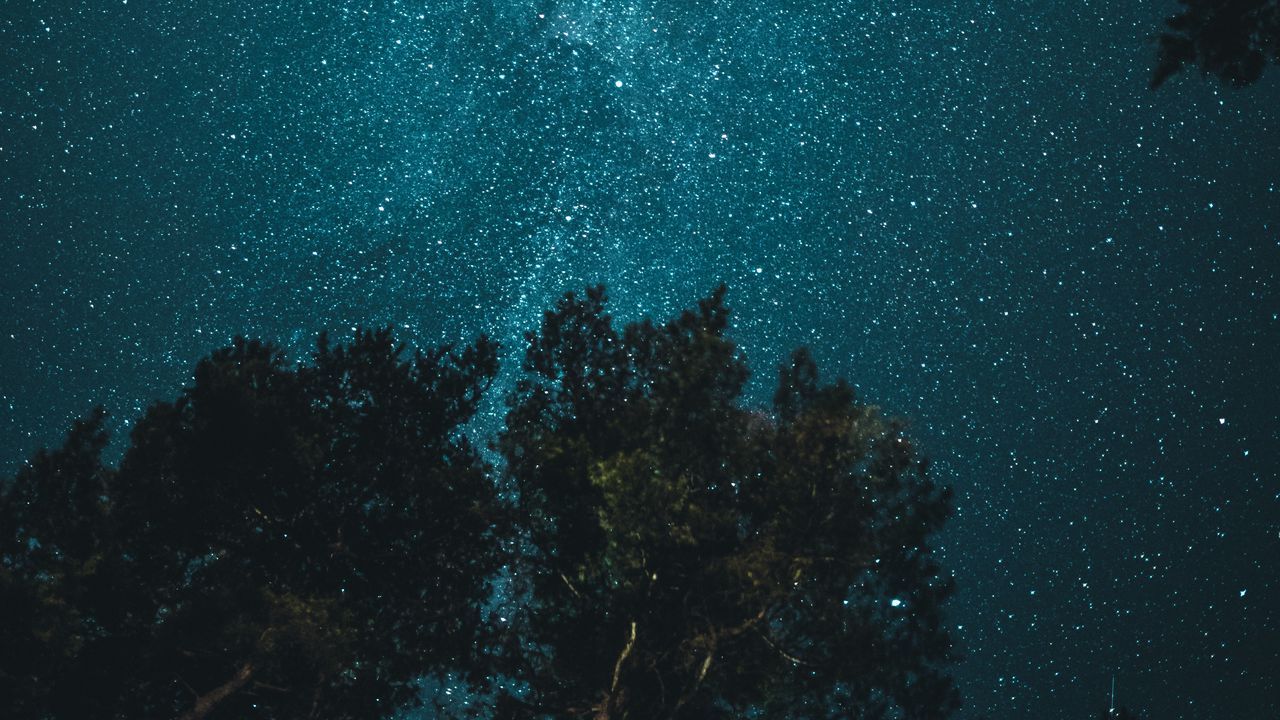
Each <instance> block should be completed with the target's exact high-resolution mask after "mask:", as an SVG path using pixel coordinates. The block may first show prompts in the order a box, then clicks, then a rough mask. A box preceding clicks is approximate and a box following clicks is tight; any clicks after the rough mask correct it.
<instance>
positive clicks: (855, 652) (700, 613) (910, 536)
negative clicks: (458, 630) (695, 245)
mask: <svg viewBox="0 0 1280 720" xmlns="http://www.w3.org/2000/svg"><path fill="white" fill-rule="evenodd" d="M723 295H724V288H723V287H722V288H720V289H719V290H718V291H717V292H716V293H714V294H713V295H712V296H710V297H708V298H706V299H704V300H703V301H701V302H700V303H699V305H698V307H697V308H696V309H694V310H690V311H686V312H684V313H683V314H681V315H680V316H679V317H678V318H677V319H675V320H673V321H671V322H669V323H667V324H666V325H664V326H661V327H658V326H655V325H654V324H653V323H652V322H650V321H647V320H646V321H644V322H639V323H632V324H629V325H626V326H625V327H624V328H622V330H621V331H619V330H618V329H617V328H615V326H614V324H613V322H612V319H611V318H610V316H609V315H608V314H607V313H606V309H605V305H606V299H605V293H604V290H603V288H593V289H590V290H588V291H587V293H586V294H585V296H582V297H579V296H577V295H574V294H569V295H566V296H565V297H564V299H563V300H562V301H561V302H560V303H559V304H558V305H557V307H556V308H555V310H554V311H551V312H548V313H546V315H545V317H544V320H543V323H542V327H541V331H540V332H539V333H530V334H529V335H528V340H529V343H530V345H529V349H528V353H527V355H526V358H525V363H524V365H525V370H526V372H527V377H526V378H525V379H523V380H521V381H520V382H519V383H518V385H517V388H516V390H515V392H514V394H513V395H512V397H511V399H510V401H509V402H510V411H509V414H508V418H507V428H506V431H505V432H504V433H503V434H502V436H501V438H500V440H499V443H498V448H499V449H500V451H501V453H502V455H503V457H504V459H505V460H506V464H507V474H508V478H509V481H510V483H511V486H512V488H513V489H514V492H515V493H516V495H517V500H516V502H517V504H518V507H519V509H520V510H521V511H522V513H521V517H522V518H525V519H524V521H523V522H522V523H521V531H522V535H521V540H522V541H523V542H524V543H525V545H526V546H527V551H526V552H525V553H524V555H523V556H522V557H521V558H520V562H519V563H518V565H517V566H518V570H517V573H516V575H517V578H518V579H519V580H521V581H522V582H523V583H524V585H523V592H524V593H525V594H526V595H527V598H528V605H527V612H526V613H525V614H524V615H523V616H522V617H521V618H520V619H519V621H518V622H517V624H516V626H515V627H514V628H513V631H512V632H511V634H510V636H509V637H508V645H507V648H506V652H505V658H506V659H507V662H508V665H507V666H506V667H505V668H504V670H505V672H506V673H507V674H509V675H511V676H513V677H517V678H521V679H523V680H525V681H527V684H528V685H527V691H526V692H521V693H511V694H508V695H507V696H505V697H504V698H503V699H502V701H501V702H500V704H499V705H498V709H497V715H498V717H501V718H515V717H530V718H532V717H557V718H571V717H593V718H597V719H603V718H612V719H615V720H621V719H623V718H637V719H638V718H739V717H752V718H784V717H785V718H797V719H800V718H852V717H858V718H876V717H895V716H899V717H905V718H941V717H945V716H947V715H949V714H950V712H951V711H952V710H953V709H954V708H955V707H956V705H957V699H956V693H955V691H954V689H953V686H952V683H951V680H950V678H949V676H948V675H947V673H946V668H947V664H948V663H949V662H950V661H951V660H952V659H953V655H954V654H953V651H952V649H951V644H950V641H949V638H948V634H947V632H946V630H945V629H944V627H943V625H942V621H941V617H940V605H941V604H942V602H943V601H944V600H945V598H946V597H947V596H948V595H949V594H950V592H951V589H952V583H951V581H950V579H949V576H948V575H947V574H946V573H944V572H943V571H942V570H941V568H940V567H939V566H938V564H937V563H936V561H935V559H934V557H933V553H932V550H931V548H930V545H929V540H930V537H931V536H932V534H933V533H935V532H936V531H937V530H938V529H939V528H940V527H941V525H942V524H943V522H944V521H945V519H946V517H947V516H948V514H949V513H950V509H951V503H950V494H949V492H948V491H947V490H945V489H942V488H940V487H938V486H937V485H935V484H934V483H933V482H932V481H931V480H930V479H929V477H928V475H927V473H926V464H925V463H924V462H923V461H922V460H920V459H919V458H918V457H917V454H916V451H915V449H914V447H913V445H912V443H911V442H910V441H909V440H908V439H907V437H906V436H905V434H904V432H903V427H902V425H901V424H900V423H898V422H895V421H892V420H886V419H884V418H882V417H881V416H880V415H879V414H878V413H877V411H876V410H875V408H872V407H868V406H866V405H862V404H860V403H858V402H857V401H856V399H855V397H854V393H853V391H852V389H851V388H850V387H849V386H848V385H847V384H845V383H844V382H843V381H837V382H835V383H833V384H822V383H820V382H819V381H818V373H817V369H816V367H815V364H814V362H813V360H812V358H811V357H810V356H809V355H808V353H807V352H805V351H803V350H800V351H797V352H796V353H795V354H794V355H793V357H792V358H791V361H790V363H789V364H787V365H786V366H785V367H783V368H782V370H781V373H780V379H779V384H778V390H777V393H776V395H775V398H774V403H773V408H772V411H771V412H768V413H760V412H751V411H749V410H745V409H743V408H742V407H741V406H740V403H739V398H740V396H741V394H742V391H743V386H744V383H745V382H746V380H747V377H748V373H747V368H746V366H745V364H744V363H743V361H742V359H741V358H740V357H739V355H738V353H737V350H736V348H735V346H734V345H733V343H732V342H731V341H730V340H728V339H727V338H726V336H725V333H726V330H727V327H728V315H729V314H728V310H727V309H726V308H725V306H724V303H723Z"/></svg>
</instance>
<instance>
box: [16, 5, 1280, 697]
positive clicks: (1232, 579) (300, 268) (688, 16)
mask: <svg viewBox="0 0 1280 720" xmlns="http://www.w3.org/2000/svg"><path fill="white" fill-rule="evenodd" d="M1175 9H1176V6H1175V5H1173V4H1172V3H1165V2H1154V1H1149V0H1144V1H1142V2H1134V3H1103V2H1097V1H1089V2H1078V3H1054V2H1025V1H1023V2H1018V1H1015V0H997V1H994V2H982V3H960V2H918V1H912V2H816V3H809V2H789V1H784V2H774V3H760V2H747V1H737V0H731V1H724V2H710V1H708V2H687V1H686V2H670V1H662V0H641V1H638V2H624V1H622V0H597V1H594V2H586V1H582V2H574V1H566V2H551V1H547V2H530V3H522V2H503V1H502V0H493V1H483V2H481V1H477V2H431V3H428V2H405V1H392V0H371V1H370V2H367V3H354V2H345V1H344V2H328V3H312V2H285V3H279V4H270V3H269V4H261V3H231V2H222V1H220V0H211V1H209V2H200V3H177V2H146V1H143V0H116V1H115V2H110V3H69V2H29V1H28V0H13V2H9V3H7V4H6V5H5V8H4V11H3V13H0V15H2V17H0V240H2V242H0V267H2V268H3V270H0V303H3V306H4V309H5V312H4V313H3V314H2V315H0V469H3V474H4V475H6V476H7V475H11V474H12V472H13V470H14V469H15V468H16V467H17V466H18V465H19V464H20V463H21V462H22V461H23V459H24V458H26V457H27V456H29V455H30V454H31V453H32V452H33V451H34V450H35V449H37V448H38V447H41V446H46V445H54V444H56V443H57V442H59V439H60V437H61V436H62V434H63V433H64V431H65V429H66V427H67V426H68V424H69V422H70V421H71V419H72V418H74V417H77V416H79V415H82V414H83V413H84V412H85V411H86V410H87V409H88V408H89V407H91V406H92V405H93V404H95V403H103V404H105V405H106V406H107V408H108V409H109V410H110V411H111V412H112V413H113V420H112V422H113V429H114V430H115V431H116V433H117V434H118V435H123V434H124V433H125V432H126V431H127V428H128V427H129V425H130V424H131V423H132V421H133V420H134V419H135V418H136V417H137V415H138V414H139V413H140V412H141V410H142V409H143V408H144V407H145V406H146V405H147V404H149V403H150V402H151V401H153V400H155V399H159V398H169V397H172V396H174V395H175V394H176V393H177V392H178V390H179V389H180V388H181V387H182V386H183V385H184V384H185V383H188V382H189V377H190V372H191V368H192V366H193V364H194V362H195V361H196V360H197V359H198V358H199V357H201V356H203V355H204V354H206V353H207V352H209V351H210V350H211V349H213V348H215V347H218V346H220V345H223V344H225V343H227V342H228V341H229V340H230V339H231V337H232V336H234V335H237V334H246V335H251V336H259V337H263V338H266V339H272V340H277V341H280V342H282V343H283V344H284V345H285V346H286V347H288V348H289V349H290V351H291V352H292V353H293V356H294V357H295V358H301V357H304V356H305V354H306V353H307V352H308V351H309V349H310V348H311V347H312V346H313V344H314V338H315V334H316V333H317V332H318V331H320V330H322V329H328V330H331V331H333V332H335V333H337V334H339V335H349V334H350V333H351V331H352V329H353V328H354V327H355V326H356V325H393V326H395V327H396V328H397V332H398V333H400V334H401V335H402V336H404V337H407V338H410V339H412V340H414V341H416V342H418V343H422V344H430V343H437V342H441V341H452V340H468V339H470V338H472V337H474V336H475V335H477V334H479V333H481V332H486V333H489V334H490V335H491V336H493V337H494V338H496V339H497V340H499V341H500V342H502V343H503V345H504V351H503V355H504V358H505V359H506V361H507V362H506V367H507V370H505V371H504V372H505V373H506V375H505V377H508V378H509V377H510V373H511V372H512V369H513V367H514V364H515V360H516V358H518V357H519V353H520V352H521V350H522V341H521V334H522V333H523V332H524V331H526V330H530V329H533V328H534V326H535V325H536V323H537V322H538V320H539V318H540V313H541V311H542V310H543V309H544V308H546V307H548V306H550V305H551V304H552V303H553V302H554V300H555V298H556V297H558V296H559V295H560V294H561V293H563V292H564V291H566V290H576V289H581V288H582V287H583V286H585V285H587V284H589V283H595V282H602V283H605V284H607V285H608V286H609V288H610V293H611V295H612V297H613V298H614V301H613V308H614V309H615V311H617V312H619V313H620V314H621V315H622V316H623V317H624V318H627V319H632V318H637V317H639V316H641V315H644V314H652V315H655V316H657V317H666V316H669V315H670V314H672V313H673V312H674V311H675V310H676V309H677V308H679V307H682V306H685V305H687V304H689V303H691V302H692V301H693V300H694V299H695V298H697V297H701V296H703V295H705V294H706V293H707V292H708V291H709V290H710V289H711V288H713V287H714V286H715V285H716V284H717V283H718V282H720V281H725V282H726V283H728V285H729V287H730V294H729V296H728V303H729V305H731V306H732V308H733V310H734V313H735V315H734V320H733V326H734V331H733V333H732V334H733V337H734V338H735V339H736V340H737V342H738V343H739V344H740V346H741V347H742V348H743V350H744V351H745V352H746V354H747V356H748V358H749V360H750V361H751V364H752V367H753V368H754V370H755V371H756V377H755V379H754V380H753V384H752V388H753V392H755V394H756V396H757V397H758V399H759V401H760V402H761V403H764V402H765V400H766V399H767V393H768V391H769V387H770V383H771V379H772V377H773V369H774V367H775V366H776V365H777V364H778V363H779V362H781V361H782V359H783V357H784V356H785V354H786V353H787V352H788V351H789V350H790V348H792V347H794V346H795V345H801V344H802V345H807V346H808V347H810V348H811V349H812V351H813V353H814V355H815V357H816V358H817V359H818V361H819V363H820V365H821V366H822V367H823V368H824V371H825V372H826V373H827V374H830V375H835V374H839V375H844V376H846V377H848V378H849V379H850V380H851V382H853V383H854V385H855V386H856V387H857V389H858V391H859V393H860V395H861V397H862V398H863V399H865V400H868V401H870V402H874V403H876V404H879V405H881V406H883V407H884V408H885V409H886V410H887V411H888V412H891V413H894V414H901V415H904V416H906V417H908V418H910V419H911V421H912V426H911V432H912V433H913V435H914V436H916V437H917V438H919V439H920V441H921V446H922V448H923V450H924V452H925V453H926V454H928V455H929V456H930V457H932V458H933V459H934V468H935V475H936V476H937V477H939V478H940V479H942V480H944V481H946V482H948V483H950V484H952V485H953V486H954V487H955V489H956V491H957V497H958V502H957V505H958V513H957V516H956V517H955V518H954V519H953V520H952V521H951V522H950V524H949V526H948V529H947V530H946V532H945V534H944V536H943V538H942V546H943V547H942V549H943V554H944V559H945V562H946V563H947V566H948V567H949V568H950V569H952V570H953V571H954V573H955V575H956V578H957V580H958V583H959V591H958V594H957V596H956V597H955V599H954V600H953V601H952V602H951V604H950V620H951V622H952V623H953V624H954V628H955V635H956V636H957V637H958V638H959V640H960V642H961V647H962V650H963V652H964V653H965V655H966V659H965V661H964V662H963V663H961V664H960V665H959V666H958V668H957V676H958V678H959V683H960V688H961V691H962V692H963V694H964V697H965V701H966V707H965V709H964V710H962V711H961V713H960V714H959V717H963V718H977V717H980V716H983V715H989V716H991V717H1018V716H1032V717H1046V718H1083V717H1088V716H1091V715H1093V714H1095V713H1096V712H1097V711H1098V710H1099V709H1100V708H1105V707H1106V703H1107V696H1108V692H1109V688H1110V680H1111V677H1112V675H1113V673H1114V674H1115V676H1116V677H1117V678H1118V692H1119V697H1120V699H1121V700H1122V701H1123V702H1124V703H1125V704H1126V705H1128V706H1130V707H1132V708H1139V709H1143V710H1145V711H1146V713H1147V714H1148V715H1149V716H1150V717H1152V718H1157V717H1158V718H1231V717H1248V718H1252V717H1270V716H1272V715H1274V714H1275V712H1276V711H1277V709H1278V708H1280V679H1277V675H1276V671H1275V668H1276V667H1280V610H1278V608H1280V573H1278V572H1277V562H1276V558H1277V557H1280V480H1278V479H1277V473H1276V468H1277V467H1278V466H1280V400H1278V399H1277V398H1278V397H1280V387H1278V386H1280V380H1278V378H1280V361H1277V352H1278V351H1280V294H1278V283H1280V278H1278V277H1277V273H1278V272H1280V72H1276V71H1275V69H1274V68H1273V69H1272V71H1271V72H1269V73H1265V74H1264V75H1263V77H1262V78H1261V79H1260V80H1259V81H1258V82H1257V83H1255V84H1253V85H1251V86H1249V87H1246V88H1230V87H1225V86H1223V85H1222V84H1220V83H1219V82H1217V80H1216V79H1213V78H1209V79H1204V78H1201V77H1200V76H1199V75H1198V74H1197V73H1195V72H1194V71H1192V72H1185V73H1183V74H1181V75H1178V76H1175V77H1174V78H1173V79H1171V80H1169V81H1168V82H1166V83H1165V84H1164V85H1163V86H1162V87H1160V88H1159V89H1158V90H1154V91H1153V90H1149V89H1148V84H1149V80H1150V78H1151V71H1152V65H1153V62H1154V50H1153V47H1154V44H1153V37H1154V35H1155V34H1156V33H1157V32H1158V31H1159V25H1160V22H1161V20H1162V19H1163V18H1164V17H1165V16H1167V15H1169V14H1171V13H1172V12H1173V11H1174V10H1175ZM501 409H502V406H501V403H500V393H499V392H494V393H491V398H490V401H489V405H488V409H487V411H486V413H485V415H484V416H483V417H482V418H481V419H480V420H479V422H477V426H478V427H477V428H476V431H477V433H484V432H490V431H492V430H493V429H494V428H496V427H497V425H498V421H499V418H500V413H501Z"/></svg>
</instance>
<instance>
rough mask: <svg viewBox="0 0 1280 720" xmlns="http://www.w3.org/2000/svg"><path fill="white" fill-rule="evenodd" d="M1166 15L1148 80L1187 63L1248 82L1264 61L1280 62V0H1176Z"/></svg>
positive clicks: (1234, 82) (1159, 79)
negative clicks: (1176, 6)
mask: <svg viewBox="0 0 1280 720" xmlns="http://www.w3.org/2000/svg"><path fill="white" fill-rule="evenodd" d="M1179 2H1180V3H1181V4H1182V10H1181V12H1179V13H1178V14H1177V15H1173V16H1171V17H1169V18H1168V19H1166V20H1165V30H1164V32H1162V33H1161V34H1160V38H1159V49H1158V52H1157V58H1156V67H1155V71H1154V72H1153V73H1152V77H1151V86H1152V87H1153V88H1155V87H1159V86H1160V85H1161V84H1163V83H1164V81H1166V80H1168V79H1169V78H1170V77H1172V76H1173V75H1175V74H1177V73H1178V72H1180V71H1181V70H1182V68H1183V67H1184V66H1186V65H1187V64H1194V65H1199V66H1200V70H1201V71H1202V72H1203V73H1204V74H1206V75H1216V76H1218V78H1219V79H1220V80H1222V82H1225V83H1230V84H1232V85H1237V86H1240V85H1249V84H1251V83H1253V82H1255V81H1257V79H1258V78H1259V77H1261V76H1262V71H1263V69H1264V68H1265V67H1266V65H1267V63H1268V62H1280V0H1179Z"/></svg>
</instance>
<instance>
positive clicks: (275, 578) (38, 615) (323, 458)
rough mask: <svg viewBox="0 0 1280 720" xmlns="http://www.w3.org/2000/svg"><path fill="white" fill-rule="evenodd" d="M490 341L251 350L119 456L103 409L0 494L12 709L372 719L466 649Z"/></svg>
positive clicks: (208, 374)
mask: <svg viewBox="0 0 1280 720" xmlns="http://www.w3.org/2000/svg"><path fill="white" fill-rule="evenodd" d="M496 366H497V362H496V350H495V347H494V345H492V344H491V343H489V342H487V341H485V340H483V339H482V340H480V341H479V342H478V343H476V344H475V345H473V346H470V347H466V348H463V349H461V350H455V349H454V348H452V347H448V346H446V347H443V348H439V349H435V350H432V351H430V352H426V353H417V354H415V355H413V356H412V357H411V358H407V359H406V358H405V357H404V347H403V346H402V345H398V344H396V343H395V342H394V341H393V340H392V338H391V336H390V333H389V331H374V332H358V333H357V334H356V337H355V340H354V342H352V343H351V344H350V345H348V346H345V347H343V346H339V347H331V346H330V344H329V342H328V340H327V338H325V337H324V336H321V339H320V343H319V347H318V350H317V351H316V353H315V355H314V358H313V362H312V364H311V365H308V366H299V367H289V366H286V364H285V362H284V360H283V357H282V355H281V353H280V352H279V351H278V350H277V349H276V348H274V347H272V346H271V345H268V344H263V343H259V342H250V341H245V340H240V339H237V340H236V342H235V343H234V344H233V345H232V346H231V347H228V348H225V349H223V350H219V351H217V352H215V353H213V354H212V355H211V356H210V357H208V358H206V359H205V360H202V361H201V362H200V363H199V365H198V366H197V367H196V372H195V383H194V385H193V386H192V387H190V388H189V389H187V390H186V391H184V392H183V393H182V395H181V397H180V398H179V399H178V400H177V401H176V402H162V403H157V404H155V405H153V406H152V407H151V408H150V409H148V411H147V412H146V414H145V416H144V417H143V418H142V419H141V420H140V421H139V422H138V424H137V426H136V427H135V428H134V430H133V433H132V435H131V443H130V445H129V447H128V449H127V450H126V452H125V454H124V458H123V460H122V461H121V464H120V467H119V469H118V470H110V469H107V468H104V466H103V465H102V463H101V460H100V455H101V451H102V449H103V447H104V446H105V444H106V435H105V433H104V432H103V431H102V418H103V414H102V413H101V412H100V411H99V412H96V413H94V414H93V415H92V416H90V417H89V419H87V420H85V421H83V422H81V423H78V424H77V425H76V426H75V427H74V428H73V429H72V431H71V433H70V435H69V436H68V440H67V442H66V444H65V445H64V447H63V448H62V449H61V450H58V451H55V452H52V453H41V454H39V455H37V457H36V458H35V460H34V461H33V462H32V463H31V464H30V465H29V466H27V467H25V468H23V469H22V470H21V471H20V472H19V473H18V475H17V477H16V478H14V480H13V482H11V483H9V484H8V486H7V487H6V488H5V489H4V491H3V493H2V494H0V522H2V524H0V531H2V532H0V543H2V544H0V598H2V599H3V600H4V608H5V614H4V616H3V618H0V640H3V641H4V643H5V648H6V649H5V652H4V653H2V654H3V656H4V661H3V665H0V683H3V685H0V695H4V696H5V697H6V698H13V700H12V703H11V707H10V708H8V709H7V710H6V712H5V713H4V714H5V716H6V717H11V718H46V717H68V718H124V717H128V718H133V717H166V716H167V717H180V718H183V719H184V720H185V719H188V718H191V719H194V718H202V717H206V716H211V715H215V716H216V717H241V718H284V717H291V718H292V717H298V718H302V717H316V718H374V717H381V716H385V715H388V714H390V713H391V712H392V711H394V710H396V709H397V708H399V707H401V706H403V705H405V704H406V703H412V702H414V700H415V699H416V698H417V684H416V683H417V680H418V678H419V677H421V676H423V675H424V674H429V673H432V672H438V671H443V670H450V669H461V670H466V671H472V672H474V671H475V670H476V668H477V667H478V666H476V665H474V664H473V663H471V662H470V660H469V658H471V655H472V653H473V647H474V643H475V640H476V634H477V632H478V631H479V630H480V628H481V626H482V623H483V609H484V606H485V603H486V602H487V600H488V598H489V595H490V592H489V587H488V579H489V578H490V577H491V576H492V575H493V574H494V573H495V572H496V570H497V566H498V562H499V560H500V557H499V555H498V553H497V552H496V551H495V547H496V545H495V543H494V540H493V524H494V519H495V517H496V515H495V513H496V510H497V503H498V499H497V496H496V491H495V488H494V486H493V484H492V482H491V479H490V477H489V475H488V473H487V471H486V467H485V465H484V463H483V462H482V461H481V458H480V456H479V454H478V453H477V451H476V450H475V449H474V448H473V447H472V446H471V445H470V444H469V443H468V441H467V439H466V438H465V436H464V435H463V434H462V428H463V426H464V425H465V424H466V423H467V422H468V421H469V420H470V418H471V417H472V415H473V414H474V412H475V410H476V407H477V404H478V402H479V399H480V396H481V393H482V392H483V391H484V390H485V388H486V387H487V386H488V384H489V383H490V381H491V379H492V377H493V376H494V374H495V372H496Z"/></svg>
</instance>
